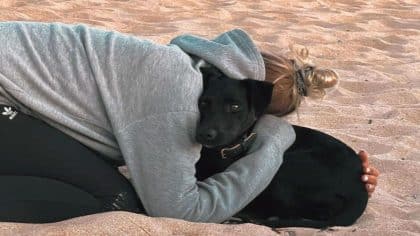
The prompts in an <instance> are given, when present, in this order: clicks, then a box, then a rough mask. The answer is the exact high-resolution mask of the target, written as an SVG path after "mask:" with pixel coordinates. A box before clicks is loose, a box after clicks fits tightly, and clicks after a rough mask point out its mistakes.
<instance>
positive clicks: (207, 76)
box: [200, 64, 221, 88]
mask: <svg viewBox="0 0 420 236" xmlns="http://www.w3.org/2000/svg"><path fill="white" fill-rule="evenodd" d="M200 72H201V74H203V88H206V87H207V84H208V81H209V80H211V79H214V78H218V77H220V75H221V72H220V71H219V70H218V69H217V68H216V67H214V66H212V65H209V64H207V65H205V66H202V67H200Z"/></svg>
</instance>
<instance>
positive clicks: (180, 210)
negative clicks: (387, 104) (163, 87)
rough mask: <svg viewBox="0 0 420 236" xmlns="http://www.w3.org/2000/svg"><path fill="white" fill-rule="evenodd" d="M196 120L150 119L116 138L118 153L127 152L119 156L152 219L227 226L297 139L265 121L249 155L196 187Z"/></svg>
mask: <svg viewBox="0 0 420 236" xmlns="http://www.w3.org/2000/svg"><path fill="white" fill-rule="evenodd" d="M197 118H198V114H197V113H194V112H173V113H170V114H163V115H154V116H151V117H148V118H146V119H143V120H141V121H139V122H135V123H133V124H131V125H129V126H128V127H126V128H125V129H124V130H121V131H120V132H118V134H117V136H118V139H119V141H120V144H121V146H122V150H130V149H131V151H130V152H126V153H123V155H124V156H125V160H126V162H127V165H128V168H129V171H130V174H131V177H132V182H133V185H134V187H135V189H136V191H137V193H138V195H139V196H140V199H141V200H142V203H143V204H144V207H145V208H146V210H147V212H148V214H150V215H151V216H158V217H173V218H181V219H185V220H189V221H198V222H222V221H224V220H226V219H227V218H229V217H231V216H232V215H234V214H235V213H236V212H238V211H239V210H240V209H242V208H243V207H245V206H246V205H247V204H248V203H249V202H250V201H251V200H252V199H254V198H255V197H256V196H257V195H258V194H259V193H260V192H262V190H263V189H264V188H265V187H266V186H267V185H268V184H269V183H270V181H271V179H272V178H273V176H274V175H275V173H276V172H277V170H278V169H279V167H280V164H281V163H282V160H283V158H282V156H283V152H284V151H285V150H286V149H287V148H288V147H289V146H290V145H291V144H292V143H293V141H294V138H295V134H294V131H293V128H292V127H291V125H289V124H287V123H286V122H284V121H282V120H280V119H279V118H276V117H273V116H268V115H267V116H264V117H263V118H262V119H261V120H260V121H259V122H258V124H257V126H256V128H255V129H256V132H257V133H258V138H257V141H256V143H255V144H254V145H253V147H252V149H251V151H250V153H249V154H248V155H247V156H245V157H243V158H242V159H240V160H238V161H237V162H235V163H234V164H232V165H231V166H230V167H229V168H228V169H227V170H226V171H225V172H223V173H219V174H216V175H214V176H212V177H210V178H208V179H206V180H205V181H203V182H199V181H197V179H196V178H195V163H196V162H197V160H198V158H199V156H200V149H201V146H200V145H198V144H197V143H196V142H195V141H194V131H195V124H196V121H197ZM185 127H187V129H186V128H185ZM124 146H127V147H129V148H124ZM132 147H135V148H134V149H132Z"/></svg>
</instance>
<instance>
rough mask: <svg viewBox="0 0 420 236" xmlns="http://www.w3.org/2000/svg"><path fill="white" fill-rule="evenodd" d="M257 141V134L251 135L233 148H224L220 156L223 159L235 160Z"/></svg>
mask: <svg viewBox="0 0 420 236" xmlns="http://www.w3.org/2000/svg"><path fill="white" fill-rule="evenodd" d="M255 139H257V134H256V133H251V134H249V135H248V136H245V137H244V138H242V141H241V142H240V143H238V144H236V145H234V146H233V147H227V148H222V149H221V150H220V155H221V156H222V159H226V158H235V157H237V156H239V155H241V154H242V153H244V152H245V151H247V150H248V149H249V147H250V146H251V145H252V144H253V143H254V142H255Z"/></svg>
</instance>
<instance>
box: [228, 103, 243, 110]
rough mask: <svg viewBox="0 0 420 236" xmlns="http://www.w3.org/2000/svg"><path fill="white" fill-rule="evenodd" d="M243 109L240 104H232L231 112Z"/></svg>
mask: <svg viewBox="0 0 420 236" xmlns="http://www.w3.org/2000/svg"><path fill="white" fill-rule="evenodd" d="M240 110H241V107H240V106H239V105H238V104H233V105H230V112H238V111H240Z"/></svg>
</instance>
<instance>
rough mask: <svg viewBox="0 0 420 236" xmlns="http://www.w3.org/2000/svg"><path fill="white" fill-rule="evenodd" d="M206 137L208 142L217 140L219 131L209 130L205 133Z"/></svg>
mask: <svg viewBox="0 0 420 236" xmlns="http://www.w3.org/2000/svg"><path fill="white" fill-rule="evenodd" d="M204 135H205V137H204V138H205V139H207V140H208V141H212V140H214V139H215V138H216V136H217V131H216V130H215V129H209V130H207V132H205V133H204Z"/></svg>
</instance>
